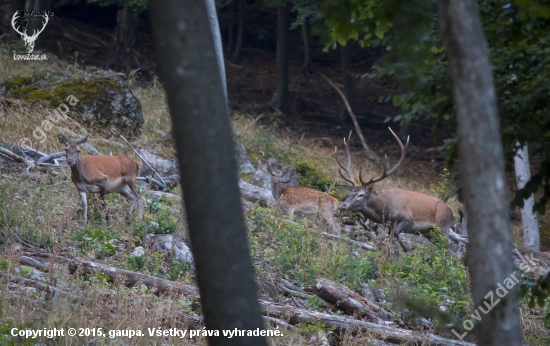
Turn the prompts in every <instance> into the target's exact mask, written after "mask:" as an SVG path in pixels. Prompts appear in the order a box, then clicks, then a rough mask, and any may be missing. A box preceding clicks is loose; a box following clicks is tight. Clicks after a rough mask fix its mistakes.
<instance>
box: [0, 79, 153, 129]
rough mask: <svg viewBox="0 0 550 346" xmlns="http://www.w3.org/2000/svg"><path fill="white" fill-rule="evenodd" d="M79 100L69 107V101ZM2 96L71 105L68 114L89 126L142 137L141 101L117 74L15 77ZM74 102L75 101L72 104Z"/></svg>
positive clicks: (7, 81)
mask: <svg viewBox="0 0 550 346" xmlns="http://www.w3.org/2000/svg"><path fill="white" fill-rule="evenodd" d="M70 95H72V97H74V98H72V100H75V98H76V100H78V101H77V102H76V104H74V105H73V104H69V102H68V98H69V96H70ZM3 97H5V98H9V99H17V100H21V101H24V102H28V103H33V102H40V103H42V104H46V105H48V106H49V107H52V108H57V107H59V105H61V104H63V103H64V104H65V105H67V106H68V109H69V111H68V113H67V114H68V115H69V116H70V117H71V118H73V119H75V120H76V121H78V122H79V123H81V124H83V125H85V126H88V127H92V126H93V127H101V128H103V129H105V130H106V131H107V132H108V133H113V134H114V133H122V134H124V135H127V136H130V137H133V136H139V135H140V134H141V127H142V125H143V113H142V110H141V105H140V104H139V101H138V100H137V99H136V98H135V96H134V95H133V94H132V92H131V91H130V89H128V87H127V86H126V83H125V82H124V81H123V80H121V79H120V78H119V77H118V76H117V75H116V73H114V72H111V71H97V72H95V73H92V74H90V75H88V76H87V77H86V78H84V79H75V78H73V76H72V75H71V74H70V73H69V72H65V71H57V72H47V73H42V74H38V75H32V76H16V77H12V78H9V79H8V80H6V81H5V83H4V90H3ZM73 103H74V101H73Z"/></svg>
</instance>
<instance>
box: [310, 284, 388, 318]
mask: <svg viewBox="0 0 550 346" xmlns="http://www.w3.org/2000/svg"><path fill="white" fill-rule="evenodd" d="M312 288H313V293H315V294H316V295H317V296H319V297H320V298H321V299H323V300H325V301H327V302H329V303H331V304H334V305H335V306H336V307H337V308H338V309H340V310H342V311H344V312H345V313H347V314H349V315H354V314H356V315H358V316H367V317H368V318H370V319H371V320H373V321H378V316H377V315H376V313H377V312H379V311H380V307H379V306H378V305H377V304H375V303H373V302H370V301H369V300H368V299H366V298H365V297H362V296H360V295H359V294H357V293H355V292H353V291H352V290H350V289H349V288H347V287H346V286H344V285H340V284H337V283H336V282H333V281H330V280H327V279H322V278H319V279H317V280H316V282H315V285H313V287H312Z"/></svg>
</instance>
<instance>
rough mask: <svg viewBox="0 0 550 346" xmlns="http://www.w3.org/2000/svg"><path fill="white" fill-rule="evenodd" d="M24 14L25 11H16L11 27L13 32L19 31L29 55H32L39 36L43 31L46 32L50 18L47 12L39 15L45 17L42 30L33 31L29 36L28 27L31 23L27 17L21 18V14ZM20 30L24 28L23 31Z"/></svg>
mask: <svg viewBox="0 0 550 346" xmlns="http://www.w3.org/2000/svg"><path fill="white" fill-rule="evenodd" d="M33 12H34V11H33ZM24 13H25V11H23V10H17V11H15V13H14V14H13V17H12V19H11V26H12V27H13V30H15V31H17V33H18V34H19V35H21V38H22V39H23V41H25V49H26V50H27V53H29V54H31V53H32V51H33V50H34V42H35V41H36V39H37V38H38V35H40V33H41V32H42V31H44V29H45V28H46V24H48V21H49V20H50V18H49V16H48V14H47V13H46V11H44V13H43V14H40V15H37V16H38V17H44V19H45V20H44V21H42V29H40V30H36V29H35V30H33V33H32V35H30V36H29V35H27V26H28V25H29V22H30V21H29V19H28V18H27V17H25V16H21V14H24ZM33 16H34V15H33ZM20 28H23V31H21V30H20Z"/></svg>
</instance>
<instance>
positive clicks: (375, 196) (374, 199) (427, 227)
mask: <svg viewBox="0 0 550 346" xmlns="http://www.w3.org/2000/svg"><path fill="white" fill-rule="evenodd" d="M390 131H391V133H392V134H393V136H394V137H395V139H397V142H398V143H399V147H400V148H401V158H400V159H399V162H397V164H396V165H395V166H394V167H393V168H392V169H390V170H389V171H386V168H385V167H384V172H383V173H382V175H381V176H379V177H376V178H372V179H370V180H369V181H367V182H365V181H363V178H362V176H361V169H360V170H359V180H360V181H361V186H358V185H357V183H356V182H355V179H354V177H353V173H352V171H351V158H350V149H349V140H350V138H351V133H350V136H349V137H348V141H347V142H346V139H345V138H344V146H345V147H346V156H347V166H346V167H344V165H342V163H341V162H340V160H338V155H337V153H336V149H335V153H334V156H335V157H336V162H337V163H338V165H339V166H340V168H341V169H338V173H339V174H340V176H341V177H342V178H343V179H344V180H346V181H347V182H348V183H350V184H351V185H350V189H351V191H350V193H349V196H348V197H347V198H346V200H345V201H344V202H342V204H341V205H340V208H341V209H345V210H355V211H359V212H361V213H362V214H363V215H364V216H365V217H366V218H368V219H370V220H372V221H374V222H377V223H383V222H389V224H390V227H392V234H393V235H394V236H395V237H396V238H397V240H398V241H399V244H401V247H402V248H403V250H405V251H409V250H410V249H409V248H408V247H407V246H406V245H405V244H403V242H402V241H401V240H400V239H399V234H400V233H402V232H403V233H416V232H419V233H421V234H423V235H424V236H425V237H427V238H428V239H429V232H430V231H431V230H432V229H433V228H434V227H439V228H440V229H441V234H442V235H444V236H445V237H446V238H447V240H448V238H449V227H450V226H451V221H452V217H453V210H452V209H451V207H450V206H449V205H447V204H446V203H445V202H443V201H442V200H440V199H439V198H436V197H433V196H428V195H424V194H421V193H418V192H414V191H407V190H403V189H399V188H396V187H390V188H387V189H385V190H383V191H382V192H379V193H375V192H374V191H373V187H374V184H375V183H378V182H380V181H382V180H383V179H385V178H386V177H388V176H389V175H391V174H393V173H395V172H396V171H397V169H398V168H399V166H401V164H402V163H403V160H404V159H405V149H406V148H407V146H408V145H409V139H408V138H407V144H406V145H405V146H403V143H402V142H401V141H400V140H399V137H397V135H396V134H395V133H394V132H393V131H392V130H391V129H390ZM342 170H344V172H345V173H346V175H344V173H343V172H342Z"/></svg>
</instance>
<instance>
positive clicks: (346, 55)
mask: <svg viewBox="0 0 550 346" xmlns="http://www.w3.org/2000/svg"><path fill="white" fill-rule="evenodd" d="M350 46H351V41H348V42H346V44H345V45H343V46H340V59H341V60H342V83H343V84H344V95H346V99H347V100H348V103H349V106H350V108H351V110H352V111H353V110H354V102H353V101H354V99H353V79H352V78H351V71H352V67H353V65H352V63H351V52H350V51H351V47H350ZM349 119H350V115H349V112H348V111H347V109H346V107H344V109H343V110H342V112H341V113H340V121H341V122H347V121H349Z"/></svg>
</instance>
